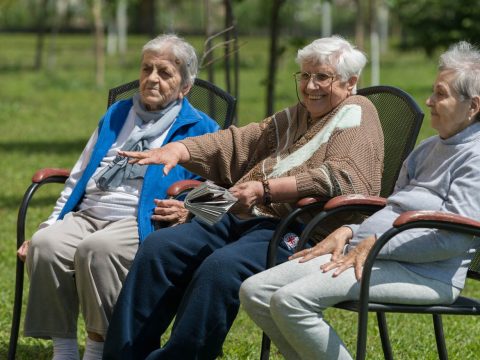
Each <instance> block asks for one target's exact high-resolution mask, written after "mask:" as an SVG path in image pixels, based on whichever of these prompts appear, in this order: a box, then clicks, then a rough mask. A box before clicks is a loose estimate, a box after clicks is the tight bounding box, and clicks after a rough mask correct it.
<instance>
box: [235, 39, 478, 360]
mask: <svg viewBox="0 0 480 360" xmlns="http://www.w3.org/2000/svg"><path fill="white" fill-rule="evenodd" d="M427 106H428V107H429V108H430V109H431V120H432V127H433V128H434V129H435V130H436V131H437V132H438V136H434V137H431V138H429V139H427V140H425V141H424V142H423V143H422V144H421V145H419V147H418V148H417V149H416V150H415V151H413V152H412V153H411V155H410V156H409V157H408V158H407V159H406V161H405V163H404V166H403V169H402V171H401V174H400V175H399V178H398V181H397V184H396V189H395V191H394V193H393V194H392V195H391V196H390V197H389V198H388V201H387V206H386V207H385V208H384V209H382V210H380V211H378V212H377V213H375V214H374V215H372V216H371V217H370V218H368V219H367V220H366V221H364V222H363V223H362V224H361V225H350V226H345V227H341V228H339V229H338V230H336V231H334V232H333V233H332V234H331V235H329V236H328V237H327V238H325V239H324V240H323V241H321V242H320V243H318V244H317V245H316V246H315V247H313V248H311V249H308V250H303V251H300V252H298V253H296V254H295V255H293V256H292V257H291V261H289V262H286V263H284V264H281V265H279V266H276V267H274V268H272V269H270V270H267V271H265V272H262V273H260V274H257V275H255V276H253V277H251V278H249V279H247V280H246V281H245V282H244V283H243V284H242V287H241V289H240V299H241V302H242V305H243V306H244V308H245V310H246V311H247V312H248V314H249V315H250V317H251V318H252V319H253V320H254V321H255V322H256V323H257V324H258V325H259V326H260V327H261V328H262V329H263V330H264V331H265V332H266V333H267V334H268V336H269V337H270V338H271V339H272V340H273V341H274V342H275V343H276V345H277V346H278V348H279V349H280V351H281V353H282V354H283V355H284V356H285V358H287V359H329V360H331V359H351V356H350V354H349V353H348V350H347V349H346V348H345V345H344V344H343V343H342V341H341V339H340V338H339V337H338V336H337V334H336V333H335V331H334V330H333V329H332V328H331V327H330V325H329V324H328V323H327V322H326V321H325V320H324V319H323V314H322V313H323V311H324V310H325V309H326V308H327V307H329V306H332V305H335V304H337V303H339V302H342V301H345V300H356V299H358V297H359V292H360V283H359V281H358V280H360V278H361V275H362V266H363V264H364V262H365V258H366V256H367V254H368V251H369V250H370V248H371V247H372V245H373V243H374V242H375V240H376V238H377V237H378V236H380V235H381V234H382V233H383V232H385V231H386V230H388V229H389V228H390V227H391V224H392V222H393V221H394V219H395V218H396V217H397V216H398V215H399V214H401V213H402V212H404V211H408V210H435V211H436V210H438V211H446V212H452V213H456V214H460V215H464V216H468V217H472V218H478V217H479V216H480V182H479V181H478V179H479V177H480V170H479V169H480V123H479V122H478V118H479V110H480V51H479V50H478V49H475V48H473V47H472V46H471V45H470V44H468V43H465V42H460V43H458V44H456V45H455V46H453V47H452V48H450V50H449V51H447V52H446V53H444V54H443V55H442V56H441V57H440V66H439V72H438V76H437V79H436V81H435V84H434V86H433V94H432V95H431V96H430V97H429V98H428V100H427ZM479 245H480V240H479V239H478V238H475V237H473V236H470V235H461V234H452V233H450V232H446V231H443V230H436V229H415V230H410V231H406V232H403V233H402V234H400V235H397V236H396V237H394V238H393V239H392V240H391V241H390V242H388V243H387V245H386V246H385V247H384V248H383V250H382V251H381V253H380V256H379V257H378V259H379V260H377V261H376V262H375V264H374V271H373V272H372V275H371V287H370V299H371V300H372V301H378V302H393V303H400V304H449V303H452V302H453V301H454V300H455V299H456V297H457V296H458V295H459V293H460V291H461V289H462V288H463V286H464V283H465V277H466V273H467V269H468V266H469V263H470V261H471V259H472V258H473V255H474V253H475V250H476V249H478V247H479Z"/></svg>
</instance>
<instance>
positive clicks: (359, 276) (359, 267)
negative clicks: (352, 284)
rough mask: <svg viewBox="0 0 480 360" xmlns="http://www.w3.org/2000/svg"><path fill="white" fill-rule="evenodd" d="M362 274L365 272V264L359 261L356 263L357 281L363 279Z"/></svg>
mask: <svg viewBox="0 0 480 360" xmlns="http://www.w3.org/2000/svg"><path fill="white" fill-rule="evenodd" d="M362 274H363V265H362V264H361V263H359V262H357V263H355V278H356V279H357V281H360V280H362Z"/></svg>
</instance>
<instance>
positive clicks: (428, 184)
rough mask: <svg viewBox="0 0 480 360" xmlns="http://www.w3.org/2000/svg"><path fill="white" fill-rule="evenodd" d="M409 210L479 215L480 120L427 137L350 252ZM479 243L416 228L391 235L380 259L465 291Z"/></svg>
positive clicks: (356, 235)
mask: <svg viewBox="0 0 480 360" xmlns="http://www.w3.org/2000/svg"><path fill="white" fill-rule="evenodd" d="M409 210H434V211H445V212H451V213H454V214H460V215H463V216H467V217H470V218H472V219H476V220H479V219H480V123H478V122H477V123H474V124H472V125H470V126H469V127H468V128H466V129H464V130H463V131H461V132H459V133H458V134H456V135H454V136H452V137H450V138H448V139H445V140H444V139H441V138H440V137H439V136H433V137H431V138H428V139H426V140H425V141H423V142H422V143H421V144H420V145H419V146H418V147H417V148H416V149H415V150H414V151H413V152H412V153H411V154H410V155H409V156H408V158H407V159H406V160H405V162H404V164H403V168H402V170H401V172H400V175H399V178H398V180H397V183H396V185H395V190H394V192H393V194H392V195H390V197H389V198H388V201H387V206H386V207H385V208H384V209H382V210H380V211H378V212H377V213H375V214H374V215H372V216H371V217H369V218H368V219H367V220H366V221H364V222H363V223H362V224H361V225H352V226H351V228H352V230H353V232H354V237H353V239H352V240H351V241H350V245H348V247H347V250H349V249H350V248H351V247H352V246H356V245H357V244H358V243H359V242H360V241H361V240H362V239H364V238H365V237H367V236H369V235H372V234H375V235H376V236H377V238H378V237H379V236H380V235H382V233H384V232H385V231H386V230H388V229H389V228H390V227H391V225H392V223H393V221H394V220H395V218H396V217H398V216H399V215H400V214H401V213H403V212H405V211H409ZM479 246H480V239H479V238H476V237H473V236H471V235H465V234H459V233H453V232H448V231H444V230H437V229H412V230H408V231H404V232H403V233H400V234H399V235H397V236H395V237H394V238H392V239H391V240H390V241H389V242H388V243H387V244H386V245H385V246H384V248H383V249H382V250H381V252H380V254H379V257H378V258H379V259H388V260H395V261H398V262H400V263H401V264H402V265H403V266H405V267H406V268H408V269H409V270H411V271H414V272H415V273H418V274H420V275H422V276H425V277H427V278H432V279H436V280H439V281H442V282H444V283H447V284H451V285H453V286H455V287H457V288H460V289H462V288H463V286H464V284H465V277H466V273H467V270H468V266H469V264H470V262H471V260H472V258H473V256H474V254H475V250H476V249H478V248H479Z"/></svg>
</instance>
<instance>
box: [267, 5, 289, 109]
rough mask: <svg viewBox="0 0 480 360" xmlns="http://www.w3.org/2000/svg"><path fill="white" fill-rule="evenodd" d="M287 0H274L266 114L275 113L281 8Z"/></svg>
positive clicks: (271, 19)
mask: <svg viewBox="0 0 480 360" xmlns="http://www.w3.org/2000/svg"><path fill="white" fill-rule="evenodd" d="M284 3H285V0H273V2H272V13H271V18H270V54H269V56H270V59H269V63H268V75H267V113H266V116H270V115H271V114H273V109H274V105H275V104H274V99H275V77H276V74H277V66H278V56H279V51H278V35H279V32H280V22H279V17H280V9H281V7H282V5H283V4H284Z"/></svg>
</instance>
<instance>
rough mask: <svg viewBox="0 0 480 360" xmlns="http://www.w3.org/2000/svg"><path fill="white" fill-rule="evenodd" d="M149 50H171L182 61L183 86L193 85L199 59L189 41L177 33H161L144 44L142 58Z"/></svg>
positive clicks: (156, 51)
mask: <svg viewBox="0 0 480 360" xmlns="http://www.w3.org/2000/svg"><path fill="white" fill-rule="evenodd" d="M147 51H151V52H155V53H164V52H170V53H171V54H172V55H173V56H175V58H176V59H177V60H178V61H179V62H180V75H181V77H182V86H191V85H193V82H194V81H195V78H196V77H197V73H198V60H197V54H196V53H195V49H194V48H193V46H192V45H190V44H189V43H188V42H187V41H185V40H184V39H182V38H181V37H179V36H177V35H175V34H164V35H159V36H157V37H156V38H154V39H152V40H150V41H149V42H147V43H146V44H145V45H144V46H143V48H142V58H143V55H144V54H145V52H147Z"/></svg>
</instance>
